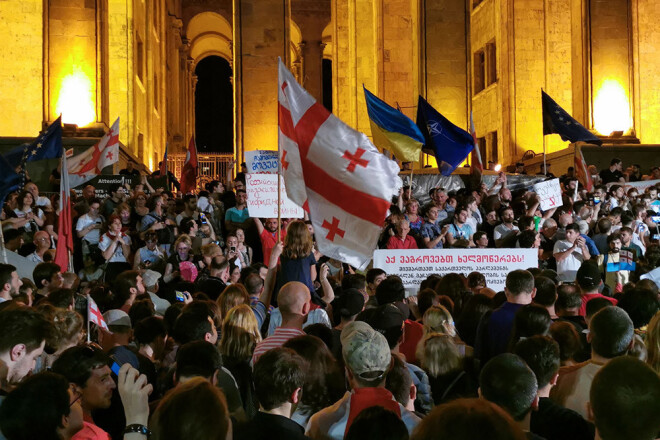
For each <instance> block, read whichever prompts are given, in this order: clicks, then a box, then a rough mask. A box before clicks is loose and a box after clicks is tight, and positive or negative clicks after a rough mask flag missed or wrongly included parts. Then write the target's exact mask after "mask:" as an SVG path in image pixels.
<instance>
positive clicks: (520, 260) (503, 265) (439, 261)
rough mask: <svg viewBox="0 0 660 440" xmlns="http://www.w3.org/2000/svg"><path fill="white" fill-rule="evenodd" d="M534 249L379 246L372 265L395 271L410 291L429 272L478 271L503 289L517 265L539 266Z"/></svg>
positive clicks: (390, 272)
mask: <svg viewBox="0 0 660 440" xmlns="http://www.w3.org/2000/svg"><path fill="white" fill-rule="evenodd" d="M538 263H539V261H538V252H537V249H519V248H516V249H437V250H434V249H411V250H399V249H397V250H394V249H379V250H376V251H375V252H374V267H375V268H379V269H383V270H384V271H385V272H387V274H388V275H398V276H399V277H401V279H402V280H403V285H404V287H405V288H406V291H407V292H408V294H409V295H415V294H417V291H418V290H419V285H420V283H421V282H422V281H424V280H425V279H426V278H427V277H428V276H429V275H431V274H434V273H435V274H439V275H442V276H444V275H447V274H448V273H462V274H463V275H466V276H467V275H468V274H469V273H470V272H474V271H476V272H480V273H482V274H483V275H484V277H486V287H489V288H491V289H493V290H495V291H500V290H504V285H505V282H506V276H507V274H508V273H509V272H511V271H512V270H516V269H528V268H530V267H538Z"/></svg>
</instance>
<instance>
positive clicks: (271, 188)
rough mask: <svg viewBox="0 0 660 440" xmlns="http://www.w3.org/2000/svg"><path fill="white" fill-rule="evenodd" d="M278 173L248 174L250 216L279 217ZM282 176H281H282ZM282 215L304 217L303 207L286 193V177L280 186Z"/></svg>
mask: <svg viewBox="0 0 660 440" xmlns="http://www.w3.org/2000/svg"><path fill="white" fill-rule="evenodd" d="M278 177H280V176H279V175H278V174H246V175H245V188H246V192H247V205H248V210H249V211H250V217H260V218H272V217H277V211H278V205H277V178H278ZM280 178H281V177H280ZM279 211H280V215H281V216H282V217H284V218H303V209H302V208H301V207H300V206H298V205H296V204H295V203H293V202H292V201H291V199H289V198H288V197H287V195H286V188H285V186H284V179H282V185H281V188H280V205H279Z"/></svg>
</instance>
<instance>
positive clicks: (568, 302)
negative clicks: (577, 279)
mask: <svg viewBox="0 0 660 440" xmlns="http://www.w3.org/2000/svg"><path fill="white" fill-rule="evenodd" d="M555 306H556V307H557V309H558V310H568V309H577V308H580V307H581V306H582V294H581V293H580V291H579V290H578V288H577V287H576V286H575V285H572V284H562V285H561V286H559V287H557V301H556V302H555Z"/></svg>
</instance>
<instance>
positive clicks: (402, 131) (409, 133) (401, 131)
mask: <svg viewBox="0 0 660 440" xmlns="http://www.w3.org/2000/svg"><path fill="white" fill-rule="evenodd" d="M364 97H365V99H366V101H367V111H368V112H369V120H370V121H371V134H372V136H373V141H374V145H376V146H377V147H378V148H380V149H382V150H388V151H391V152H392V153H394V156H396V158H397V159H398V160H400V161H402V162H419V154H420V152H421V151H422V145H424V135H423V134H422V132H421V131H420V130H419V128H418V127H417V125H415V123H414V122H413V121H412V120H410V118H408V117H407V116H406V115H404V114H403V113H401V112H400V111H398V110H397V109H395V108H392V107H390V106H389V105H387V104H386V103H385V102H384V101H382V100H380V99H378V98H377V97H376V96H375V95H374V94H372V93H371V92H370V91H369V90H367V88H366V87H364Z"/></svg>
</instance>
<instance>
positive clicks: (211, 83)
mask: <svg viewBox="0 0 660 440" xmlns="http://www.w3.org/2000/svg"><path fill="white" fill-rule="evenodd" d="M195 74H196V75H197V78H198V80H197V87H196V90H195V131H196V135H197V150H198V151H199V152H200V153H203V152H217V153H233V152H234V149H233V145H234V132H233V124H234V121H233V114H234V102H233V96H232V85H231V82H230V81H229V78H230V76H231V75H232V71H231V66H230V65H229V63H228V62H227V61H226V60H225V59H223V58H220V57H217V56H210V57H206V58H204V59H203V60H202V61H200V62H199V64H197V67H196V68H195Z"/></svg>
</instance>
